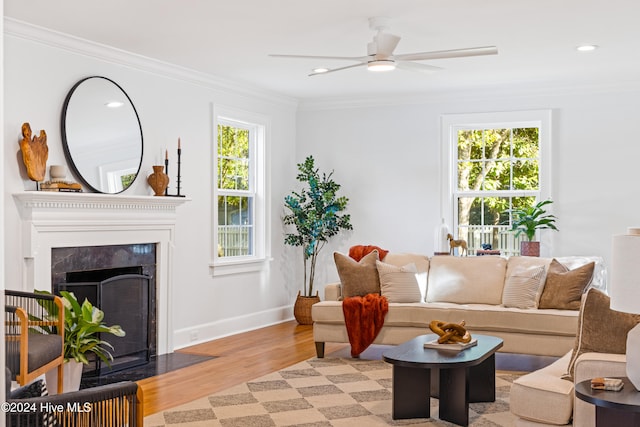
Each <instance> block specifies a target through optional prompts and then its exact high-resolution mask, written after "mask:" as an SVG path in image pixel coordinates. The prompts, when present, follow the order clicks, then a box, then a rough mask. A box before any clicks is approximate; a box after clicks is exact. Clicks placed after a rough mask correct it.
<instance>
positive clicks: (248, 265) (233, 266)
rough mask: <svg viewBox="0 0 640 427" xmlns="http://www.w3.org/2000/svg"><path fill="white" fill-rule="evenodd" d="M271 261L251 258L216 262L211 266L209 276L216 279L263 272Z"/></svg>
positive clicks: (269, 259)
mask: <svg viewBox="0 0 640 427" xmlns="http://www.w3.org/2000/svg"><path fill="white" fill-rule="evenodd" d="M270 261H271V258H251V259H241V260H234V261H226V262H215V263H211V264H209V274H210V275H212V276H214V277H215V276H228V275H231V274H243V273H252V272H256V271H262V270H264V269H265V267H266V266H267V265H268V264H269V262H270Z"/></svg>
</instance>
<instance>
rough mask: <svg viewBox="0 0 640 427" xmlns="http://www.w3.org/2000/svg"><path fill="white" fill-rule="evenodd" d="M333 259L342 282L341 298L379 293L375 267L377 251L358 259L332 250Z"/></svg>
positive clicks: (378, 281) (378, 279) (378, 280)
mask: <svg viewBox="0 0 640 427" xmlns="http://www.w3.org/2000/svg"><path fill="white" fill-rule="evenodd" d="M333 259H334V260H335V262H336V268H337V269H338V276H340V283H342V298H348V297H355V296H365V295H367V294H375V293H380V278H379V277H378V269H377V268H376V261H378V251H373V252H371V253H369V254H367V255H365V256H364V257H362V259H361V260H360V261H355V260H353V259H352V258H350V257H348V256H347V255H343V254H341V253H339V252H334V253H333Z"/></svg>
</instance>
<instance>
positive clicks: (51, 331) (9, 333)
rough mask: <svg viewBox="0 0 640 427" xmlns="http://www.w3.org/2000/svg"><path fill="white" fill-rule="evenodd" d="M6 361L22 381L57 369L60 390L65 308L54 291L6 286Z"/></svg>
mask: <svg viewBox="0 0 640 427" xmlns="http://www.w3.org/2000/svg"><path fill="white" fill-rule="evenodd" d="M4 335H5V340H6V342H5V348H6V365H7V368H9V370H10V371H11V372H12V373H15V380H16V381H17V382H18V384H20V385H25V384H28V383H29V382H31V381H33V380H34V379H35V378H37V377H39V376H40V375H42V374H44V373H45V372H47V371H49V370H51V369H54V368H57V369H58V384H57V389H58V393H62V383H63V370H64V308H63V306H62V300H61V299H60V297H58V296H54V295H41V294H35V293H30V292H20V291H11V290H5V320H4Z"/></svg>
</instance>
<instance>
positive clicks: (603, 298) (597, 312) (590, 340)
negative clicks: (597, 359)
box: [563, 289, 640, 380]
mask: <svg viewBox="0 0 640 427" xmlns="http://www.w3.org/2000/svg"><path fill="white" fill-rule="evenodd" d="M638 323H640V315H638V314H629V313H623V312H621V311H615V310H611V309H610V308H609V297H608V296H607V295H605V294H604V293H603V292H601V291H599V290H597V289H589V290H588V291H587V293H586V295H585V296H584V298H583V299H582V305H581V306H580V315H579V317H578V332H577V335H576V342H575V345H574V347H573V353H572V354H571V360H570V361H569V372H568V374H565V376H563V378H565V379H568V380H572V379H573V370H574V367H575V363H576V359H577V358H578V356H580V355H581V354H582V353H614V354H625V353H626V352H627V333H628V332H629V330H631V329H632V328H633V327H634V326H636V325H637V324H638Z"/></svg>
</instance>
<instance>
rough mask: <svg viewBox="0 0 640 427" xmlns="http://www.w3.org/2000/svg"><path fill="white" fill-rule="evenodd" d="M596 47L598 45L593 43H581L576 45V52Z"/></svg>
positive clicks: (591, 49) (592, 49)
mask: <svg viewBox="0 0 640 427" xmlns="http://www.w3.org/2000/svg"><path fill="white" fill-rule="evenodd" d="M597 48H598V45H595V44H583V45H580V46H578V47H576V50H577V51H578V52H592V51H594V50H596V49H597Z"/></svg>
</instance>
